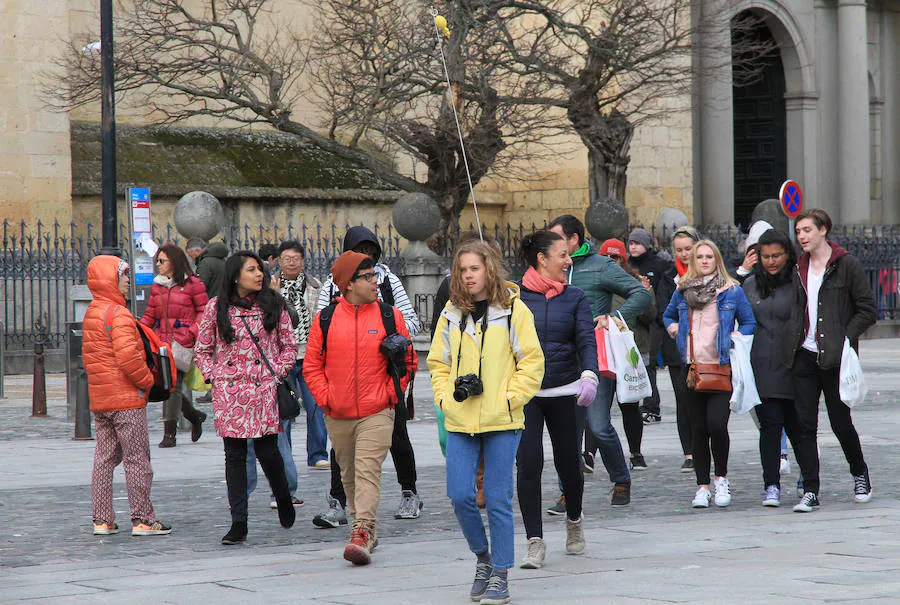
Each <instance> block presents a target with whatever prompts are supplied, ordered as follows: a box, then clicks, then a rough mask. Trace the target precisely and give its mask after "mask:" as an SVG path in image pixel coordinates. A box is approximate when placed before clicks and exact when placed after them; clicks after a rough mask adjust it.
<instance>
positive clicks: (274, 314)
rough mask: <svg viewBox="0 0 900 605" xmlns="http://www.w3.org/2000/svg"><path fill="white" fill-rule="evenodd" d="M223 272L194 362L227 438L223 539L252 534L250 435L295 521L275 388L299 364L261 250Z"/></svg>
mask: <svg viewBox="0 0 900 605" xmlns="http://www.w3.org/2000/svg"><path fill="white" fill-rule="evenodd" d="M223 280H224V281H223V284H222V294H221V295H220V296H218V297H216V298H213V299H212V300H211V301H209V304H208V305H207V306H206V310H205V311H204V312H203V315H202V317H201V318H200V325H199V335H198V336H197V344H196V346H195V347H194V363H195V364H196V365H197V367H198V368H199V369H200V372H201V373H202V374H203V376H204V378H206V379H207V380H208V381H210V382H211V384H212V399H213V414H214V416H215V427H216V434H218V435H219V436H220V437H222V439H223V441H224V443H225V483H226V484H227V486H228V504H229V506H230V508H231V522H232V523H231V530H230V531H229V532H228V533H227V534H226V535H225V537H223V538H222V544H237V543H239V542H243V541H245V540H246V538H247V466H246V461H247V439H253V440H254V444H253V445H254V448H255V450H256V457H257V459H258V460H259V463H260V466H262V469H263V472H265V474H266V478H267V479H268V480H269V485H270V486H271V488H272V493H273V494H274V495H275V501H276V503H277V505H278V518H279V520H280V521H281V525H282V526H283V527H291V526H292V525H293V524H294V518H295V512H294V505H293V502H292V500H291V494H290V492H289V491H288V484H287V478H286V476H285V473H284V461H283V460H282V459H281V454H279V453H278V446H277V439H278V432H279V431H280V430H281V420H280V418H279V415H278V403H277V401H276V388H277V385H278V382H279V381H281V380H283V379H284V377H285V376H286V375H287V372H288V370H289V369H290V368H291V367H292V366H293V365H294V361H295V357H296V353H297V341H296V340H295V337H294V330H293V326H292V325H291V319H290V315H288V312H287V310H286V308H285V304H284V299H282V298H281V296H280V295H279V294H278V293H277V292H275V291H274V290H273V289H272V288H270V287H269V276H268V274H267V273H266V272H265V271H264V270H263V262H262V260H261V259H260V258H259V257H258V256H257V255H255V254H253V253H252V252H236V253H235V254H234V255H232V256H231V257H230V258H229V259H228V260H227V261H226V262H225V275H224V278H223ZM254 341H256V342H254ZM257 344H259V348H261V349H262V351H263V353H264V354H265V357H266V358H267V359H268V361H269V363H270V364H271V365H272V368H273V369H274V371H275V374H277V377H276V376H274V375H273V374H272V372H271V371H270V370H269V368H268V366H267V365H266V362H265V361H264V360H263V358H262V356H261V355H260V351H259V349H258V348H257Z"/></svg>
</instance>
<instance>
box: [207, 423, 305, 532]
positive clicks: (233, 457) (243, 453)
mask: <svg viewBox="0 0 900 605" xmlns="http://www.w3.org/2000/svg"><path fill="white" fill-rule="evenodd" d="M222 441H223V442H224V444H225V484H226V486H227V487H228V506H229V507H230V508H231V520H232V521H236V522H239V523H246V522H247V440H246V439H238V438H235V437H223V438H222ZM253 449H254V450H255V451H256V459H257V460H259V465H260V466H261V467H262V469H263V472H264V473H265V474H266V479H268V480H269V487H271V488H272V493H273V494H274V495H275V501H276V502H279V503H281V502H283V501H285V500H287V501H290V499H291V493H290V492H289V491H288V484H287V475H285V473H284V460H282V459H281V454H280V453H278V435H265V436H263V437H257V438H256V439H254V440H253Z"/></svg>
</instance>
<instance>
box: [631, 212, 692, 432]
mask: <svg viewBox="0 0 900 605" xmlns="http://www.w3.org/2000/svg"><path fill="white" fill-rule="evenodd" d="M628 262H629V263H631V266H632V267H634V268H635V269H637V270H638V273H640V274H641V275H643V276H644V277H646V278H647V279H648V280H649V281H650V286H651V287H652V288H653V294H654V295H655V296H656V318H655V319H654V321H653V323H652V324H650V350H649V351H648V353H649V355H650V364H649V365H648V366H647V375H648V376H649V377H650V385H651V386H652V387H653V394H652V395H650V397H646V398H645V399H644V401H643V402H642V403H641V413H642V414H643V417H644V424H650V423H651V422H659V421H661V420H662V414H661V412H660V408H659V389H657V388H656V369H657V367H658V362H657V359H658V357H659V352H660V350H662V354H663V362H664V363H665V364H666V365H674V366H680V365H681V356H680V355H679V354H678V347H677V346H675V341H674V340H672V338H671V337H670V336H669V335H668V333H667V332H666V329H665V328H664V327H663V324H662V316H663V313H665V312H666V307H667V306H668V305H669V300H671V299H672V294H673V293H674V292H675V276H676V275H677V272H676V271H675V263H673V262H672V261H669V260H666V259H664V258H662V257H661V256H660V255H659V254H658V253H657V252H656V250H654V249H653V236H652V235H650V232H649V231H647V230H646V229H635V230H633V231H632V232H631V233H630V234H629V235H628Z"/></svg>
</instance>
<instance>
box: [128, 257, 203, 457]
mask: <svg viewBox="0 0 900 605" xmlns="http://www.w3.org/2000/svg"><path fill="white" fill-rule="evenodd" d="M154 262H155V264H156V270H157V274H156V277H155V278H154V279H153V286H152V287H151V288H150V300H149V301H148V302H147V310H146V311H144V316H143V317H141V323H142V324H144V325H145V326H147V327H149V328H152V329H153V331H154V332H156V334H157V336H159V339H160V340H161V341H162V342H165V343H168V344H170V345H172V346H173V347H175V346H177V345H181V346H182V347H184V348H186V349H193V347H194V343H195V342H196V340H197V322H198V321H200V316H201V315H202V314H203V310H204V309H205V308H206V303H207V302H209V299H208V297H207V296H206V286H204V285H203V282H202V281H200V280H199V279H198V278H197V277H195V276H194V275H193V274H192V273H191V270H190V266H189V265H188V260H187V256H185V254H184V252H183V251H182V250H181V248H179V247H178V246H176V245H175V244H165V245H164V246H161V247H160V249H159V250H158V251H157V253H156V257H155V258H154ZM177 359H178V356H177V355H176V360H177ZM186 371H187V370H186V368H180V369H179V370H178V379H177V382H176V384H175V390H174V391H173V392H172V396H171V397H169V399H168V401H166V402H165V403H164V404H163V417H162V420H163V422H164V423H165V431H164V433H163V439H162V441H161V442H160V443H159V447H175V430H176V428H177V427H178V412H179V410H180V411H181V413H182V414H184V417H185V418H187V419H188V420H189V421H190V423H191V441H197V440H198V439H200V435H201V434H202V433H203V421H204V420H206V414H204V413H203V412H201V411H199V410H196V409H194V403H193V400H192V395H191V391H190V389H188V388H187V387H185V386H184V375H185V372H186Z"/></svg>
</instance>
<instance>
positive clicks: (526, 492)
mask: <svg viewBox="0 0 900 605" xmlns="http://www.w3.org/2000/svg"><path fill="white" fill-rule="evenodd" d="M575 400H576V398H575V397H574V396H567V397H547V398H544V397H535V398H534V399H532V400H531V401H530V402H528V405H526V406H525V431H523V433H522V440H521V441H520V442H519V451H518V453H517V454H516V464H517V470H516V479H517V486H518V491H519V508H520V509H521V510H522V519H523V520H524V521H525V533H526V535H527V537H529V538H542V537H544V529H543V524H542V522H541V514H542V512H543V511H542V508H541V472H542V471H543V470H544V439H543V437H544V423H545V422H546V423H547V432H548V433H549V434H550V443H551V444H552V446H553V464H554V465H555V466H556V472H557V474H558V475H559V478H560V479H561V480H562V486H563V493H565V495H566V516H567V517H568V518H569V519H572V520H573V521H574V520H577V519H580V518H581V501H582V497H583V496H584V475H583V474H582V472H581V455H580V452H579V449H580V447H579V445H580V444H579V443H578V432H577V428H576V422H575V407H576V404H575ZM634 407H637V406H634ZM587 432H588V433H590V431H587Z"/></svg>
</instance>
